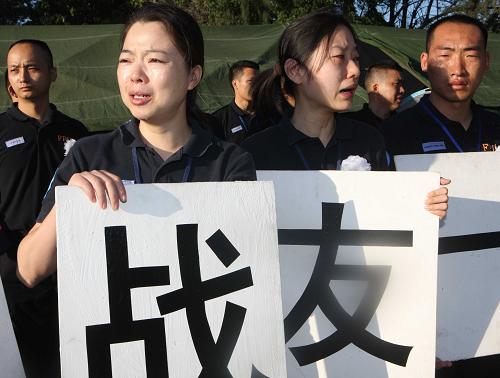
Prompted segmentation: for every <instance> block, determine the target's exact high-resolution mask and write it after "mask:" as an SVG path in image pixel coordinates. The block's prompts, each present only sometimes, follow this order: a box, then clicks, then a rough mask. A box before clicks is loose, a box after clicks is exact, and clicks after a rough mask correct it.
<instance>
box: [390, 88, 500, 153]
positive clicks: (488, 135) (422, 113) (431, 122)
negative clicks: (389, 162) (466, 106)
mask: <svg viewBox="0 0 500 378" xmlns="http://www.w3.org/2000/svg"><path fill="white" fill-rule="evenodd" d="M429 113H430V114H429ZM431 114H432V116H431ZM472 114H473V116H472V122H471V124H470V126H469V129H468V130H465V129H464V128H463V126H462V125H461V124H460V123H459V122H454V121H452V120H449V119H447V118H446V117H445V116H444V115H443V114H441V113H440V112H439V111H438V110H437V109H436V108H435V107H434V106H433V105H432V103H431V102H430V100H429V96H428V95H427V96H425V97H423V98H422V100H421V101H420V103H419V104H417V105H415V106H414V107H412V108H410V109H408V110H405V111H403V112H401V113H399V114H398V115H396V116H394V117H392V118H390V119H389V120H387V121H386V122H384V124H383V125H382V127H383V129H384V134H385V141H386V145H387V150H388V151H389V153H390V154H391V156H395V155H406V154H425V153H431V154H433V153H442V152H460V150H459V149H458V148H457V147H456V146H455V144H454V143H453V139H454V140H455V142H456V143H457V144H458V145H459V146H460V148H461V149H462V150H463V152H478V151H492V150H495V149H496V148H497V146H498V147H499V148H500V116H498V115H497V114H495V113H492V112H489V111H486V110H485V109H483V108H481V107H479V106H477V105H476V104H474V103H473V104H472ZM436 119H437V120H439V122H441V123H442V126H440V125H439V122H437V121H436ZM443 126H444V127H445V129H446V130H448V132H449V133H450V135H451V137H450V136H448V135H447V134H446V132H445V131H444V130H443Z"/></svg>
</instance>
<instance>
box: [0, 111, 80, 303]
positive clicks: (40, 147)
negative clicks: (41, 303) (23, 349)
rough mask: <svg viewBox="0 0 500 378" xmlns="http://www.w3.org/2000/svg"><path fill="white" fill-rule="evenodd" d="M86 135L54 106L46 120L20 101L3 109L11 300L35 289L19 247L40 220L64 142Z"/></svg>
mask: <svg viewBox="0 0 500 378" xmlns="http://www.w3.org/2000/svg"><path fill="white" fill-rule="evenodd" d="M86 135H88V131H87V129H86V128H85V126H83V124H82V123H81V122H79V121H77V120H75V119H73V118H70V117H68V116H66V115H64V114H62V113H61V112H59V111H58V110H57V109H56V107H55V106H54V105H51V114H50V116H49V118H48V120H47V121H46V122H44V124H43V125H42V124H40V123H39V122H38V121H37V120H36V119H34V118H31V117H29V116H27V115H26V114H24V113H23V112H21V111H20V110H19V109H18V108H17V106H16V105H12V106H11V107H10V108H9V109H8V110H7V111H6V112H4V113H2V114H0V225H1V228H2V229H1V230H0V254H1V255H2V256H1V262H0V272H1V274H2V278H3V282H4V287H5V291H6V293H7V295H8V299H9V301H10V300H15V301H16V302H22V301H24V300H26V298H29V297H31V294H30V293H34V292H35V290H28V289H27V288H26V287H25V286H24V285H22V284H21V283H20V282H19V281H18V279H17V277H16V262H17V261H16V260H17V258H16V255H17V253H16V252H17V246H18V244H19V242H20V240H21V239H22V237H23V236H24V235H25V234H26V233H27V232H28V231H29V230H30V229H31V227H32V226H33V225H34V224H35V221H36V216H37V214H38V212H39V211H40V206H41V203H42V198H43V196H44V194H45V192H46V191H47V187H48V186H49V183H50V180H51V178H52V176H53V175H54V172H55V171H56V169H57V167H58V166H59V164H60V163H61V161H62V160H63V159H64V153H65V150H64V145H65V143H66V142H67V141H69V140H71V139H75V140H76V139H79V138H81V137H84V136H86ZM11 285H12V286H13V288H11V287H10V286H11ZM25 297H26V298H25Z"/></svg>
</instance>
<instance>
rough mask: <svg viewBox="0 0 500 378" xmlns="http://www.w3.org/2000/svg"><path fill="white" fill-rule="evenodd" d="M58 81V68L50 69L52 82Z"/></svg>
mask: <svg viewBox="0 0 500 378" xmlns="http://www.w3.org/2000/svg"><path fill="white" fill-rule="evenodd" d="M56 79H57V68H55V67H52V68H51V69H50V81H51V82H54V81H56Z"/></svg>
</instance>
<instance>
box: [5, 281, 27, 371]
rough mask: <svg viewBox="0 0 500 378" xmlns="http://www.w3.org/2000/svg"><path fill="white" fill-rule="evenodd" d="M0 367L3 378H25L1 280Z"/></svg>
mask: <svg viewBox="0 0 500 378" xmlns="http://www.w3.org/2000/svg"><path fill="white" fill-rule="evenodd" d="M0 366H1V369H2V372H1V373H0V376H2V377H12V378H22V377H25V374H24V368H23V363H22V362H21V356H20V355H19V348H18V347H17V342H16V336H15V335H14V330H13V329H12V322H11V320H10V315H9V310H8V308H7V301H6V300H5V294H4V291H3V285H2V280H0Z"/></svg>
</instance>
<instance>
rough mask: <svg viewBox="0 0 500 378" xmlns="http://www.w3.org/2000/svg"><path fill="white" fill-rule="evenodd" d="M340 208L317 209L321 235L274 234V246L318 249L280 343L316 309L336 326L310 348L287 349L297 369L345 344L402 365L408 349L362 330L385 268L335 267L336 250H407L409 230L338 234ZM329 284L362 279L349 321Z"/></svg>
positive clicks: (300, 232) (386, 275)
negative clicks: (359, 296) (342, 247)
mask: <svg viewBox="0 0 500 378" xmlns="http://www.w3.org/2000/svg"><path fill="white" fill-rule="evenodd" d="M343 210H344V205H343V204H340V203H323V204H322V222H323V225H322V229H321V230H289V229H286V230H285V229H280V230H278V236H279V243H280V244H287V245H319V252H318V257H317V259H316V263H315V265H314V268H313V272H312V275H311V278H310V280H309V282H308V284H307V286H306V288H305V290H304V292H303V294H302V295H301V297H300V298H299V300H298V301H297V303H296V304H295V305H294V306H293V308H292V309H291V311H290V312H289V314H288V315H287V316H286V317H285V320H284V323H285V340H286V341H287V342H288V341H289V340H290V339H291V338H292V337H293V336H294V335H295V334H296V333H297V331H298V330H299V329H300V328H301V327H302V325H303V324H304V323H305V322H306V321H307V319H308V317H309V316H310V315H311V314H312V313H313V311H314V309H315V308H316V307H319V308H320V309H321V311H322V312H323V313H324V314H325V316H326V317H327V319H328V320H329V321H330V322H331V323H332V324H333V325H334V326H335V327H336V329H337V330H336V331H335V332H334V333H333V334H331V335H330V336H328V337H326V338H325V339H323V340H321V341H319V342H317V343H314V344H310V345H304V346H299V347H293V348H290V351H291V352H292V354H293V355H294V357H295V359H296V360H297V362H298V363H299V365H301V366H303V365H307V364H310V363H313V362H316V361H319V360H321V359H324V358H326V357H328V356H330V355H332V354H334V353H336V352H338V351H339V350H341V349H343V348H344V347H346V346H347V345H349V344H350V343H353V344H354V345H356V346H357V347H359V348H360V349H362V350H364V351H366V352H367V353H370V354H371V355H373V356H376V357H378V358H381V359H383V360H386V361H389V362H392V363H395V364H398V365H401V366H405V365H406V362H407V360H408V356H409V354H410V351H411V349H412V347H409V346H402V345H397V344H393V343H390V342H387V341H384V340H382V339H380V338H378V337H376V336H374V335H373V334H371V333H370V332H368V331H367V330H366V329H365V328H366V326H367V325H368V323H369V322H370V320H371V318H372V317H373V315H374V314H375V311H376V309H377V306H378V304H379V302H380V300H381V298H382V295H383V293H384V290H385V286H386V284H387V281H388V278H389V273H390V267H387V266H356V265H335V260H336V256H337V251H338V247H339V245H354V246H355V245H361V246H369V245H372V246H374V245H382V246H412V244H413V241H412V240H413V233H412V232H411V231H378V230H342V229H341V221H342V214H343ZM332 280H366V281H368V282H369V285H368V288H369V289H368V290H367V292H366V293H365V296H364V298H363V300H362V302H361V304H360V306H359V307H358V309H357V310H356V311H355V312H354V314H353V315H352V316H351V315H349V313H347V312H346V311H345V310H344V309H343V308H342V306H341V305H340V303H339V301H338V300H337V298H336V297H335V296H334V295H333V293H332V291H331V289H330V286H329V285H330V281H332Z"/></svg>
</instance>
